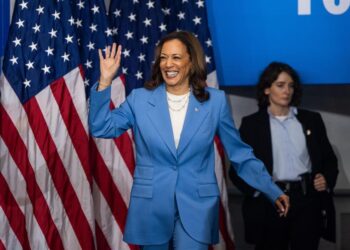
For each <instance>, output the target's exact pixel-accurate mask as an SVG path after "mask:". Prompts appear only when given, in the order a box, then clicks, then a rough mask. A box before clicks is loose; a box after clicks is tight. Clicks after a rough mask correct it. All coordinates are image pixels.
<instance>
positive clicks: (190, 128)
mask: <svg viewBox="0 0 350 250" xmlns="http://www.w3.org/2000/svg"><path fill="white" fill-rule="evenodd" d="M207 115H208V110H207V108H206V107H205V106H204V105H203V103H200V102H199V101H197V99H196V98H195V97H194V95H193V94H192V93H191V95H190V100H189V104H188V108H187V113H186V117H185V122H184V126H183V128H182V132H181V137H180V142H179V146H178V149H177V153H178V155H180V154H181V153H182V152H183V150H184V149H185V148H186V146H187V145H188V143H189V142H190V141H191V139H192V137H193V136H194V135H195V134H196V132H197V131H198V130H199V127H200V125H201V124H202V122H203V120H204V119H205V117H206V116H207ZM198 146H200V145H198Z"/></svg>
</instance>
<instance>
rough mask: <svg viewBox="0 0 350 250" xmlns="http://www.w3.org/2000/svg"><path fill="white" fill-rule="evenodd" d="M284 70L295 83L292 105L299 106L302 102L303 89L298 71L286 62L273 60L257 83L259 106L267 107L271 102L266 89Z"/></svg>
mask: <svg viewBox="0 0 350 250" xmlns="http://www.w3.org/2000/svg"><path fill="white" fill-rule="evenodd" d="M282 72H285V73H287V74H288V75H289V76H290V77H291V78H292V80H293V83H294V93H293V96H292V100H291V101H290V105H291V106H298V105H299V104H300V102H301V95H302V89H301V83H300V78H299V76H298V73H297V72H296V71H295V70H294V69H293V68H292V67H291V66H289V65H288V64H286V63H281V62H272V63H270V64H269V65H268V66H267V67H266V68H265V69H264V71H263V72H262V73H261V75H260V78H259V82H258V84H257V100H258V106H259V108H266V107H267V106H268V105H269V104H270V102H269V98H268V96H267V95H266V94H265V89H267V88H270V87H271V84H272V83H273V82H274V81H276V79H277V78H278V76H279V75H280V74H281V73H282Z"/></svg>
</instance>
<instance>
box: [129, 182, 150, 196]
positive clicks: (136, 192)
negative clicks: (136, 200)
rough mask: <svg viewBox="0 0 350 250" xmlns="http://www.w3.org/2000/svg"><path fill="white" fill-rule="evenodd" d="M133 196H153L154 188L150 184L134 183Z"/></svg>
mask: <svg viewBox="0 0 350 250" xmlns="http://www.w3.org/2000/svg"><path fill="white" fill-rule="evenodd" d="M131 196H133V197H141V198H152V196H153V188H152V186H149V185H139V184H134V185H133V186H132V190H131Z"/></svg>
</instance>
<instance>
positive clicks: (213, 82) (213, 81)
mask: <svg viewBox="0 0 350 250" xmlns="http://www.w3.org/2000/svg"><path fill="white" fill-rule="evenodd" d="M207 84H208V86H209V87H213V88H216V89H217V88H219V84H218V78H217V75H216V70H214V71H212V72H210V73H209V74H208V75H207Z"/></svg>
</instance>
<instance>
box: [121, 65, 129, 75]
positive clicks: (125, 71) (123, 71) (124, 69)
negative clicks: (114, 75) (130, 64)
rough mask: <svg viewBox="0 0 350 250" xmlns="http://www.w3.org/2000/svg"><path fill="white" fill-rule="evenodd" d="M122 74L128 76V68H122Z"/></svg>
mask: <svg viewBox="0 0 350 250" xmlns="http://www.w3.org/2000/svg"><path fill="white" fill-rule="evenodd" d="M122 73H123V74H124V75H127V74H128V68H126V67H125V68H124V67H122Z"/></svg>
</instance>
